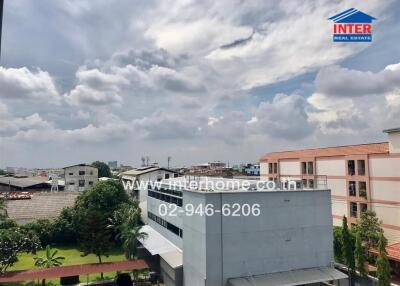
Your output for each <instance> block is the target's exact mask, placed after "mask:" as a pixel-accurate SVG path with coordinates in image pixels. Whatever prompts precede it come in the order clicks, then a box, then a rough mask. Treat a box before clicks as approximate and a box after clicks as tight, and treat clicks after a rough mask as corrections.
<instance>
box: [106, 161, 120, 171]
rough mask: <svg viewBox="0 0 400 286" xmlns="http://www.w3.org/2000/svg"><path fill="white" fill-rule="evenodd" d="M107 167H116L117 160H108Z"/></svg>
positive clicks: (112, 168)
mask: <svg viewBox="0 0 400 286" xmlns="http://www.w3.org/2000/svg"><path fill="white" fill-rule="evenodd" d="M108 167H110V169H111V170H113V171H114V170H116V169H118V161H109V162H108Z"/></svg>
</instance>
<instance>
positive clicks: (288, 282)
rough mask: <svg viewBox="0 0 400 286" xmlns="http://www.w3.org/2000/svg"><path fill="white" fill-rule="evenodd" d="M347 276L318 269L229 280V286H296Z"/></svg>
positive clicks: (323, 268) (335, 271)
mask: <svg viewBox="0 0 400 286" xmlns="http://www.w3.org/2000/svg"><path fill="white" fill-rule="evenodd" d="M346 278H347V275H346V274H344V273H343V272H340V271H339V270H336V269H334V268H331V267H316V268H308V269H299V270H291V271H285V272H278V273H270V274H264V275H259V276H252V277H241V278H234V279H229V282H228V285H229V286H253V285H263V286H295V285H302V284H313V283H319V282H326V281H332V280H339V279H346Z"/></svg>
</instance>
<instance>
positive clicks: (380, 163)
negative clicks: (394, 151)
mask: <svg viewBox="0 0 400 286" xmlns="http://www.w3.org/2000/svg"><path fill="white" fill-rule="evenodd" d="M369 168H370V176H372V177H400V158H371V159H370V160H369Z"/></svg>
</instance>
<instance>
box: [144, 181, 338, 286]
mask: <svg viewBox="0 0 400 286" xmlns="http://www.w3.org/2000/svg"><path fill="white" fill-rule="evenodd" d="M205 180H207V182H215V184H213V185H214V186H217V184H219V183H217V181H221V182H222V183H223V184H225V186H227V187H226V189H222V190H221V187H218V190H217V189H215V188H213V187H212V186H211V185H208V183H204V184H203V182H204V181H205ZM242 181H243V180H242ZM191 182H196V184H197V185H198V186H202V185H203V186H204V187H201V188H198V189H192V188H187V187H186V186H191V185H192V184H191ZM237 182H240V181H239V180H232V179H231V180H229V179H221V178H205V177H189V176H185V177H180V178H175V179H169V180H163V181H162V182H161V184H160V185H158V186H156V187H154V188H149V189H148V196H147V215H148V225H146V226H144V227H143V228H142V231H144V232H146V233H147V234H148V237H147V238H146V239H144V240H141V242H142V243H143V246H144V247H145V248H146V249H147V250H148V252H149V253H150V254H151V255H152V257H153V258H155V259H159V265H160V272H161V275H162V277H163V280H164V284H165V285H168V286H181V285H185V286H216V285H218V286H247V285H275V286H280V285H294V283H293V282H294V281H295V282H296V283H295V284H296V285H319V284H317V283H319V282H331V281H334V280H342V279H346V275H344V274H343V273H341V272H339V271H337V270H336V269H334V268H333V267H332V262H333V242H332V240H333V238H332V236H333V235H332V231H333V226H332V217H331V197H330V191H329V190H316V191H310V190H297V191H278V190H272V191H260V190H255V189H254V188H253V187H252V186H253V185H255V184H256V182H257V181H254V180H252V181H248V183H249V184H250V185H251V186H250V188H249V190H247V189H241V188H237V187H233V186H237V184H236V183H237ZM239 184H240V183H239ZM230 186H232V187H230ZM316 202H317V203H316ZM256 206H258V209H257V208H255V207H256ZM199 209H200V210H199ZM257 210H258V211H257ZM316 214H318V215H316ZM183 273H184V275H183ZM290 280H291V282H290ZM249 281H250V282H249Z"/></svg>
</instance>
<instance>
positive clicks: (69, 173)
mask: <svg viewBox="0 0 400 286" xmlns="http://www.w3.org/2000/svg"><path fill="white" fill-rule="evenodd" d="M80 171H83V172H85V174H84V175H79V172H80ZM98 172H99V171H98V170H97V168H94V167H91V166H72V167H67V168H65V188H64V190H65V191H69V192H78V191H84V190H86V189H87V188H90V187H91V186H93V185H94V184H95V183H96V182H97V181H98ZM79 181H84V186H82V187H80V186H79Z"/></svg>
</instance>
